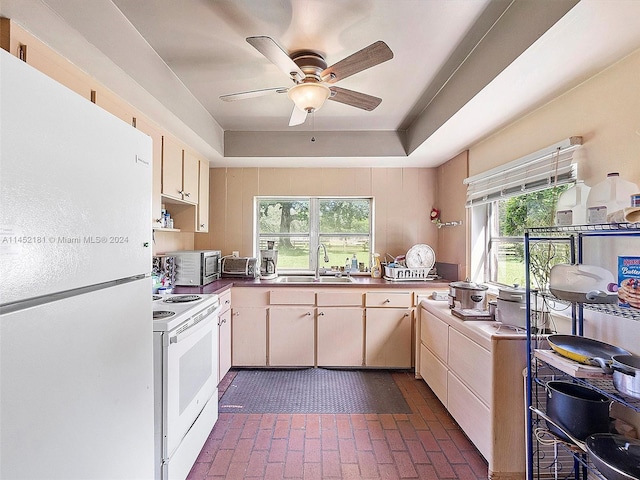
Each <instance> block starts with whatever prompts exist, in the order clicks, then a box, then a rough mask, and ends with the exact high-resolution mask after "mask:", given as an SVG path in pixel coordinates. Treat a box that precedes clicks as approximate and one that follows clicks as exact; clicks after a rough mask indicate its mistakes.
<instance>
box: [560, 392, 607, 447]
mask: <svg viewBox="0 0 640 480" xmlns="http://www.w3.org/2000/svg"><path fill="white" fill-rule="evenodd" d="M610 406H611V400H609V399H608V398H607V397H605V396H604V395H602V394H600V393H598V392H596V391H595V390H592V389H590V388H587V387H583V386H582V385H577V384H575V383H569V382H562V381H551V382H548V383H547V415H548V416H549V418H551V419H552V420H553V421H554V422H555V423H557V424H559V425H560V426H562V427H564V429H565V430H566V431H567V432H569V433H570V434H571V435H573V436H574V437H576V438H577V439H578V440H582V441H584V440H585V439H586V438H587V437H588V436H589V435H592V434H594V433H608V432H609V407H610ZM547 427H548V428H549V431H551V432H552V433H554V434H555V435H557V436H558V437H560V438H562V439H563V440H565V441H567V442H570V441H571V440H570V439H569V438H568V437H567V436H566V435H565V434H564V433H563V432H562V431H561V430H560V429H559V428H557V427H556V426H555V425H553V424H551V423H549V422H547Z"/></svg>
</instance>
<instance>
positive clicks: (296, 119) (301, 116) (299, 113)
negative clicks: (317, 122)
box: [289, 105, 307, 127]
mask: <svg viewBox="0 0 640 480" xmlns="http://www.w3.org/2000/svg"><path fill="white" fill-rule="evenodd" d="M306 120H307V112H305V111H304V110H300V109H299V108H298V107H296V106H295V105H294V106H293V112H291V118H290V119H289V126H290V127H295V126H296V125H302V124H303V123H304V122H305V121H306Z"/></svg>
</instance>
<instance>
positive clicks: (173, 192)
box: [162, 136, 197, 203]
mask: <svg viewBox="0 0 640 480" xmlns="http://www.w3.org/2000/svg"><path fill="white" fill-rule="evenodd" d="M183 159H184V150H183V148H182V145H180V144H179V143H178V142H177V141H175V140H173V139H172V138H169V137H167V136H163V137H162V195H163V196H165V197H168V198H172V199H174V200H180V201H188V202H189V203H197V198H196V201H195V202H193V201H192V200H191V192H186V193H189V196H188V197H187V196H185V190H184V187H183V185H184V179H183ZM187 163H189V162H188V161H187ZM187 171H188V174H191V175H192V174H193V173H192V172H191V171H190V169H189V168H187ZM196 175H197V174H196ZM191 181H192V180H191V179H188V180H187V185H188V186H189V185H190V182H191ZM196 188H197V177H196ZM196 191H197V190H196ZM194 197H197V194H196V195H194Z"/></svg>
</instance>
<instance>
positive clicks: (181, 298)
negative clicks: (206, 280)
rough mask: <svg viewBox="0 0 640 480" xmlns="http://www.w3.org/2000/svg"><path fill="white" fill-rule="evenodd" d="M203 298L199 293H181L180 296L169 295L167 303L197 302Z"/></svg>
mask: <svg viewBox="0 0 640 480" xmlns="http://www.w3.org/2000/svg"><path fill="white" fill-rule="evenodd" d="M200 299H202V297H200V296H198V295H181V296H179V297H169V298H167V299H166V300H165V302H166V303H188V302H196V301H198V300H200Z"/></svg>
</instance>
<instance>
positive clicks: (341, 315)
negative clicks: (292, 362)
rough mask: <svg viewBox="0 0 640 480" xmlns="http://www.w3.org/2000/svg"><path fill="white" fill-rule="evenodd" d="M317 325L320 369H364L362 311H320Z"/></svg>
mask: <svg viewBox="0 0 640 480" xmlns="http://www.w3.org/2000/svg"><path fill="white" fill-rule="evenodd" d="M318 295H319V294H318ZM317 322H318V350H317V354H318V366H319V367H361V366H362V365H363V364H364V358H363V353H364V310H363V309H362V308H357V307H346V308H335V307H333V308H331V307H323V308H318V314H317Z"/></svg>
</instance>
